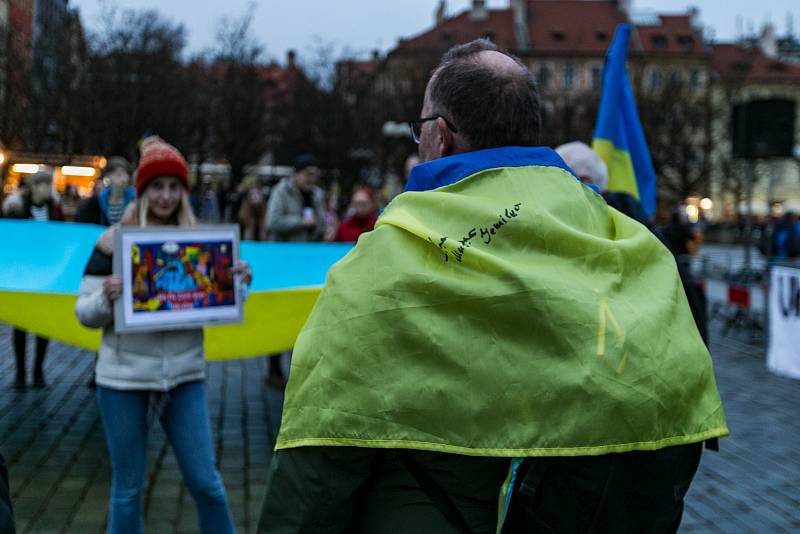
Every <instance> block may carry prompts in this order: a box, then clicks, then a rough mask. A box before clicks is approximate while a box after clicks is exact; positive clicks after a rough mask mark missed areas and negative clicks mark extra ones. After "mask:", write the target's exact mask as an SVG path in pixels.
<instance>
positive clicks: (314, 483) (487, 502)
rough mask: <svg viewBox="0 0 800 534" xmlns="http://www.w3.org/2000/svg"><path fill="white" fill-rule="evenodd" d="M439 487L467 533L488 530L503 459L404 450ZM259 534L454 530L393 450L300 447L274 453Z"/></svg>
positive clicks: (444, 533)
mask: <svg viewBox="0 0 800 534" xmlns="http://www.w3.org/2000/svg"><path fill="white" fill-rule="evenodd" d="M402 454H405V458H406V459H409V458H410V459H411V461H413V462H414V463H415V464H416V465H417V466H418V467H419V468H420V469H422V470H424V472H425V473H427V475H428V476H430V478H431V479H432V480H433V481H434V482H435V483H436V485H437V486H438V487H439V488H441V489H442V490H443V491H444V492H445V493H446V494H447V496H448V497H449V499H450V500H451V502H452V504H453V505H455V507H456V508H457V509H458V511H459V513H460V514H461V516H462V517H463V518H464V520H465V521H466V523H467V525H468V526H469V531H470V532H471V533H473V534H482V533H486V534H490V533H494V532H495V529H496V528H497V510H498V498H499V494H500V488H501V486H502V484H503V481H504V480H505V478H506V476H507V475H508V469H509V460H508V459H507V458H478V457H470V456H459V455H454V454H444V453H435V452H424V451H403V452H402ZM258 532H269V533H279V534H289V533H297V534H300V533H303V534H306V533H309V534H311V533H320V534H322V533H325V534H331V533H336V532H347V533H370V534H380V533H384V532H385V533H393V534H394V533H398V532H414V533H417V534H425V533H431V534H433V533H436V534H450V533H459V532H460V530H459V529H458V528H457V527H456V526H455V525H454V524H453V522H451V521H449V520H448V519H447V518H446V517H445V515H444V513H443V512H442V511H441V510H440V507H439V506H437V505H436V504H434V502H433V500H432V499H431V498H430V497H429V496H428V494H426V492H425V491H423V490H422V489H421V487H420V484H419V483H417V481H416V480H415V479H414V477H413V476H412V475H411V473H410V472H409V471H408V469H407V468H406V466H405V465H404V463H403V462H402V461H401V460H400V459H399V457H398V455H397V453H396V451H394V450H391V449H390V450H382V449H368V448H357V447H300V448H295V449H284V450H280V451H277V452H276V454H275V456H274V457H273V460H272V465H271V466H270V474H269V479H268V483H267V492H266V495H265V498H264V504H263V508H262V511H261V520H260V522H259V525H258Z"/></svg>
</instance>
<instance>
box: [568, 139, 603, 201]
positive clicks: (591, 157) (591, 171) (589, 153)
mask: <svg viewBox="0 0 800 534" xmlns="http://www.w3.org/2000/svg"><path fill="white" fill-rule="evenodd" d="M556 152H558V155H559V156H561V159H563V160H564V163H566V164H567V165H568V166H569V167H570V168H571V169H572V171H573V172H574V173H575V174H577V175H578V177H579V178H582V179H584V180H591V182H592V183H593V184H594V185H596V186H597V188H598V189H600V191H606V190H608V167H607V166H606V164H605V162H604V161H603V160H602V159H600V156H598V155H597V152H595V151H594V150H592V149H591V148H590V147H589V145H587V144H586V143H581V142H580V141H573V142H572V143H567V144H565V145H561V146H559V147H556Z"/></svg>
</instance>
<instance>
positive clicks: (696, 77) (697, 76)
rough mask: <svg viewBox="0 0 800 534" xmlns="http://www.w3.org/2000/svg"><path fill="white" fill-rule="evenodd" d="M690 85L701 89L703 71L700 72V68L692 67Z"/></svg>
mask: <svg viewBox="0 0 800 534" xmlns="http://www.w3.org/2000/svg"><path fill="white" fill-rule="evenodd" d="M689 85H690V86H691V87H692V89H695V90H697V89H700V88H701V87H702V85H703V73H702V72H700V69H692V71H691V72H690V73H689Z"/></svg>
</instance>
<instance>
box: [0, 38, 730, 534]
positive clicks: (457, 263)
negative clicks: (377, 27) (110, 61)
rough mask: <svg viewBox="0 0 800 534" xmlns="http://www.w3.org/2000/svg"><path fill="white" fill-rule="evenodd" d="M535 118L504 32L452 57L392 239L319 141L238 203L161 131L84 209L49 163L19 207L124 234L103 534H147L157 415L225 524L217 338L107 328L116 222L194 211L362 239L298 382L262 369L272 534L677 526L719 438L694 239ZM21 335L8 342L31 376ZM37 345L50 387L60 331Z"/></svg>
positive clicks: (264, 235) (94, 313)
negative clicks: (213, 409) (209, 384)
mask: <svg viewBox="0 0 800 534" xmlns="http://www.w3.org/2000/svg"><path fill="white" fill-rule="evenodd" d="M540 106H541V103H540V101H539V96H538V92H537V89H536V84H535V82H534V80H533V77H532V75H531V73H530V72H529V70H528V69H527V67H526V66H525V65H523V64H522V63H521V62H520V61H519V60H518V59H516V58H515V57H513V56H511V55H509V54H507V53H506V52H504V51H502V50H499V49H498V48H497V47H496V46H495V45H493V44H492V43H491V42H489V41H487V40H478V41H474V42H472V43H468V44H466V45H461V46H458V47H455V48H454V49H452V50H451V51H450V52H448V54H447V55H446V56H445V57H444V58H443V60H442V62H441V64H440V65H439V67H438V68H437V69H436V70H435V72H434V74H433V75H432V77H431V80H430V81H429V84H428V87H427V90H426V93H425V98H424V101H423V102H422V114H421V117H420V118H419V119H417V120H415V121H412V131H413V137H414V140H415V141H416V142H417V143H418V144H419V158H418V159H416V160H415V159H409V161H408V165H407V167H408V177H407V179H408V184H407V185H406V184H394V185H393V186H392V187H393V188H394V190H395V191H394V192H395V193H397V192H399V191H401V190H402V189H404V188H405V189H406V190H408V191H413V192H415V193H414V194H404V195H401V196H400V197H398V199H397V201H396V202H392V203H391V204H389V205H388V207H386V208H385V210H384V212H383V214H382V215H381V224H380V225H378V228H377V229H376V228H375V225H376V220H377V217H378V211H379V209H381V208H383V207H384V206H382V205H380V204H382V203H379V201H378V199H377V198H376V196H377V195H376V192H375V191H373V190H371V189H369V188H365V187H356V188H355V189H354V190H353V191H352V196H351V197H350V202H349V205H348V207H347V209H346V211H345V212H344V213H339V211H338V209H337V207H338V206H337V201H336V200H335V195H326V193H325V191H323V189H322V188H321V187H320V186H319V182H320V178H321V172H322V171H321V169H320V166H319V164H318V162H317V160H316V159H315V158H314V156H312V155H302V156H300V157H298V158H297V161H296V162H295V169H294V173H293V175H292V176H289V177H285V178H283V179H282V180H281V181H280V182H278V183H277V184H275V185H273V186H272V187H270V188H266V187H264V184H263V183H262V182H261V181H260V180H259V179H258V178H257V177H247V178H245V179H244V180H243V181H242V183H241V185H240V186H239V188H238V189H237V190H236V191H235V195H232V196H231V197H230V198H228V197H226V198H224V199H223V200H224V201H223V202H221V201H220V197H219V196H218V195H217V194H216V193H215V190H214V186H213V183H212V182H210V181H206V180H202V179H201V181H200V183H199V185H198V186H197V187H196V188H195V189H194V190H193V189H192V188H190V185H189V176H188V174H189V173H188V165H187V164H186V160H185V159H184V157H183V155H182V154H181V153H180V152H179V151H178V150H177V149H176V148H175V147H172V146H170V145H169V144H168V143H166V142H165V141H164V140H161V139H159V138H157V137H152V138H149V139H147V140H145V141H144V142H143V143H142V146H141V157H140V160H139V162H138V165H137V167H136V169H135V171H134V169H133V168H132V166H131V165H130V164H129V162H127V161H125V160H124V159H122V158H116V157H114V158H109V159H108V164H107V165H106V167H105V168H104V169H103V172H102V176H101V179H100V180H98V181H97V182H98V184H97V187H96V189H95V191H94V194H93V195H92V196H91V197H90V198H89V199H86V200H84V201H79V200H78V199H76V198H75V194H74V191H71V190H68V191H67V192H66V193H65V194H64V195H63V197H62V198H61V199H60V200H61V201H60V202H59V201H58V200H59V199H57V198H56V197H55V196H54V194H53V184H52V179H53V178H52V175H51V174H49V173H44V172H43V173H37V174H34V175H31V176H29V177H28V178H27V179H26V182H25V184H23V185H24V187H23V188H22V189H21V191H20V192H19V193H18V194H15V195H11V196H10V197H8V198H7V199H6V200H5V201H4V203H3V213H4V215H5V216H10V217H16V218H21V219H32V220H35V221H57V220H72V221H78V222H91V223H94V224H99V225H103V226H107V227H108V228H107V230H106V231H105V232H104V233H103V234H102V235H101V236H100V238H99V239H98V240H97V243H96V245H95V248H94V251H93V253H92V256H91V258H90V259H89V261H88V263H87V265H86V268H85V272H84V277H83V280H82V282H81V288H80V294H79V297H78V300H77V304H76V307H75V313H76V316H77V317H78V319H79V321H80V322H81V323H82V324H83V325H85V326H87V327H89V328H97V329H101V330H102V342H101V348H100V350H99V353H98V355H97V362H96V366H95V370H96V376H95V382H96V388H97V391H96V398H97V403H98V406H99V410H100V414H101V418H102V422H103V427H104V430H105V437H106V442H107V446H108V451H109V455H110V458H111V464H112V484H111V498H110V513H109V525H108V531H109V532H110V533H112V534H116V533H127V532H133V533H139V532H142V530H143V525H142V493H143V487H144V476H145V467H146V465H147V462H146V452H147V445H146V443H147V429H148V427H149V426H150V425H151V424H153V423H154V422H155V421H156V420H158V421H159V422H160V424H161V425H162V426H163V428H164V430H165V432H166V434H167V437H168V439H169V441H170V443H171V445H172V448H173V450H174V451H175V455H176V458H177V460H178V464H179V466H180V469H181V473H182V475H183V478H184V481H185V483H186V486H187V488H188V490H189V492H190V494H191V495H192V497H193V498H194V500H195V503H196V505H197V513H198V521H199V523H198V524H199V527H200V530H201V532H214V533H226V532H233V531H234V527H233V519H232V516H231V512H230V507H229V505H228V500H227V496H226V492H225V488H224V485H223V482H222V480H221V478H220V476H219V473H218V472H217V470H216V467H215V460H214V457H215V456H214V449H213V441H212V436H211V430H210V425H209V417H208V405H207V398H206V394H205V388H204V384H203V381H204V378H205V364H204V353H203V330H202V328H197V329H194V330H181V331H164V332H139V333H116V332H115V331H114V328H113V313H112V309H113V303H114V301H115V300H116V299H117V298H119V296H120V294H121V291H122V281H121V279H120V278H118V277H116V276H113V275H112V269H111V265H112V258H113V253H114V250H113V236H114V232H115V231H116V228H117V227H118V225H120V224H122V225H124V224H132V225H138V226H177V227H188V226H192V225H194V224H195V222H196V221H197V219H198V217H197V216H198V215H199V219H200V220H203V221H204V222H212V223H215V222H234V223H238V224H239V225H240V229H241V236H242V238H243V239H248V240H253V241H277V242H323V241H341V242H356V241H357V242H358V243H359V245H358V246H356V247H355V248H354V250H353V252H352V254H353V261H348V262H340V264H338V265H337V266H335V267H333V268H332V269H331V271H330V273H329V280H332V281H333V283H331V284H329V285H328V286H326V288H325V289H324V290H323V292H322V294H321V296H320V298H319V300H318V302H317V304H316V306H315V308H314V311H313V312H312V314H311V316H310V317H309V319H308V323H307V325H306V327H305V328H304V329H303V331H302V332H301V334H300V337H299V338H298V341H297V344H296V346H295V349H294V352H293V353H292V354H291V358H292V359H294V363H293V365H292V373H291V380H290V381H289V383H288V385H286V377H284V376H283V373H282V370H281V367H280V364H279V362H280V360H279V358H277V357H272V358H270V362H271V365H270V371H269V375H268V376H267V377H266V379H267V381H268V382H269V383H270V384H275V385H278V386H280V387H284V386H286V397H285V399H286V400H285V407H284V412H283V419H282V422H281V432H280V436H279V438H278V443H277V446H276V448H277V451H276V453H275V455H274V457H273V464H272V466H271V468H270V476H269V480H268V481H267V490H266V496H265V499H264V504H263V509H262V514H261V518H260V522H259V531H261V532H312V533H326V532H343V531H346V532H398V531H399V532H475V533H488V532H500V531H502V532H506V533H516V532H539V531H551V530H553V529H556V530H561V531H567V532H594V531H616V532H675V531H677V529H678V526H679V524H680V519H681V515H682V511H683V501H684V497H685V495H686V492H687V491H688V488H689V485H690V484H691V482H692V479H693V477H694V474H695V472H696V470H697V468H698V465H699V462H700V457H701V453H702V448H703V445H704V444H705V445H706V446H707V447H710V448H714V447H715V446H716V440H717V438H720V437H724V436H725V435H727V427H726V423H725V419H724V414H723V409H722V404H721V401H720V399H719V394H718V392H717V389H716V384H715V381H714V374H713V368H712V366H711V360H710V357H709V354H708V351H707V349H706V347H705V345H704V343H703V342H704V340H705V339H706V333H705V330H704V326H703V325H702V324H701V321H700V317H702V316H703V315H704V311H703V306H704V303H700V304H698V303H694V304H693V302H692V299H693V290H692V288H693V286H692V284H693V283H694V282H693V281H692V279H691V273H690V270H689V269H688V268H686V267H687V266H686V265H685V260H684V259H683V258H684V257H686V256H690V255H691V254H693V253H696V251H697V247H698V246H699V244H700V243H701V241H702V236H701V235H700V234H699V233H698V232H696V231H695V229H694V228H692V227H691V226H688V225H687V224H686V223H685V222H684V221H682V220H680V219H675V220H673V222H672V224H670V225H669V226H667V227H666V228H663V229H659V228H656V227H654V226H653V224H652V223H651V221H650V220H649V219H648V218H647V217H646V215H644V212H643V210H642V208H641V206H640V205H639V204H638V201H637V200H636V199H635V198H633V197H630V196H629V195H628V196H626V195H624V194H620V193H612V192H608V191H607V190H606V189H607V187H606V183H607V170H605V169H604V166H603V164H602V161H601V160H600V159H599V158H598V157H597V155H596V154H594V153H592V152H591V149H590V148H589V147H587V146H585V145H581V144H576V143H572V144H570V145H567V146H563V147H559V149H558V152H559V153H560V155H561V157H559V156H558V155H557V154H556V152H555V151H553V150H551V149H549V148H544V147H539V146H538V139H539V134H540V129H541V122H540V116H539V113H540ZM562 158H563V159H562ZM581 181H582V182H584V184H582V183H581ZM598 192H599V193H600V195H598V194H597V193H598ZM393 194H394V193H393ZM610 207H614V208H617V209H616V210H614V209H610ZM636 221H638V223H641V224H638V223H637V222H636ZM665 244H666V245H667V247H665V246H664V245H665ZM670 252H671V253H670ZM676 257H677V258H678V261H677V262H676V260H675V258H676ZM676 263H677V264H676ZM232 275H233V276H238V277H241V280H242V282H243V287H246V286H247V285H248V284H249V283H250V280H251V278H252V275H253V273H251V272H250V268H249V266H248V265H247V264H246V263H241V264H240V265H238V266H237V267H235V268H234V269H233V273H232ZM365 280H369V281H370V284H371V285H369V286H368V287H364V285H363V284H364V281H365ZM701 293H702V292H701ZM364 295H367V298H364ZM684 295H685V296H686V297H688V298H684ZM697 298H700V297H699V296H697ZM693 314H694V319H695V320H693V319H692V317H693ZM695 324H696V328H695ZM598 330H599V331H598ZM614 335H616V339H612V336H614ZM26 337H27V335H26V333H25V332H22V331H15V333H14V347H15V351H16V357H17V376H16V381H15V383H14V384H15V386H16V387H20V388H23V387H26V376H25V341H26ZM36 343H37V345H36V347H37V348H36V353H37V358H36V362H35V367H34V382H33V384H34V386H44V385H45V384H46V382H45V377H44V374H43V363H44V357H45V353H46V349H47V340H45V339H41V338H37V341H36ZM284 358H289V354H287V355H285V356H284ZM612 362H613V363H612ZM343 384H346V385H347V387H346V388H344V387H343ZM0 468H3V464H2V457H0ZM0 470H1V469H0ZM0 474H3V473H0ZM2 489H3V484H2V483H0V490H2ZM7 491H8V489H7V485H6V486H5V492H6V494H7ZM1 496H2V495H0V497H1ZM498 502H499V503H500V506H499V507H498ZM2 505H3V502H2V499H0V506H2ZM2 514H3V510H2V508H0V516H2ZM0 520H2V518H0ZM1 524H2V523H0V525H1Z"/></svg>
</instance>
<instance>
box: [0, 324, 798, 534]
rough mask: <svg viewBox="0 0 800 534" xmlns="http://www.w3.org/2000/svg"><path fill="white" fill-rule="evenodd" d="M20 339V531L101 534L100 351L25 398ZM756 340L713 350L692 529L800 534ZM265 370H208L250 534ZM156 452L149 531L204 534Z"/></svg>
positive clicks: (156, 436) (162, 450)
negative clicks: (721, 409) (715, 392)
mask: <svg viewBox="0 0 800 534" xmlns="http://www.w3.org/2000/svg"><path fill="white" fill-rule="evenodd" d="M10 332H11V329H10V328H9V327H8V326H6V325H0V451H2V453H3V455H4V456H5V457H6V459H7V460H8V463H9V469H10V476H11V491H12V499H13V503H14V510H15V514H16V519H17V529H18V532H20V533H64V532H75V533H93V532H102V531H103V530H104V528H105V524H106V521H107V504H108V497H109V484H110V480H111V470H110V465H109V461H108V456H107V453H106V446H105V442H104V437H103V429H102V426H101V423H100V417H99V414H98V411H97V407H96V404H95V400H94V390H91V389H89V388H87V387H86V382H87V380H88V377H89V374H90V371H91V368H92V366H93V359H94V358H93V354H91V353H88V352H86V351H82V350H79V349H75V348H72V347H68V346H65V345H61V344H58V343H52V344H51V346H50V348H49V354H48V359H47V363H46V367H45V370H46V376H47V379H48V381H49V382H50V386H49V387H48V388H46V389H43V390H36V389H28V390H24V391H15V390H13V389H12V388H11V387H10V385H11V382H12V381H13V376H14V374H13V369H14V366H13V358H12V350H11V343H10V337H11V336H10ZM749 339H750V338H749V336H741V337H740V338H737V337H736V336H735V335H734V336H732V337H729V338H725V339H719V340H717V341H716V342H714V343H713V344H712V353H713V355H714V360H715V366H716V372H717V379H718V382H719V387H720V391H721V393H722V397H723V401H724V403H725V407H726V411H727V415H728V423H729V426H730V428H731V432H732V437H731V438H729V439H725V440H723V441H722V442H721V444H720V445H721V451H720V452H719V453H715V452H706V453H705V454H704V456H703V460H702V464H701V467H700V471H699V472H698V475H697V477H696V479H695V483H694V484H693V486H692V488H691V490H690V493H689V496H688V499H687V507H686V513H685V515H684V522H683V525H682V527H681V531H682V532H726V533H730V532H800V454H798V445H800V381H795V380H790V379H786V378H781V377H777V376H775V375H772V374H770V373H769V372H768V371H767V370H766V367H765V364H764V352H765V350H764V348H763V347H759V346H753V345H749V344H747V343H744V340H749ZM30 341H32V340H29V351H32V349H33V348H32V343H30ZM29 358H30V359H31V363H32V354H31V353H29ZM265 369H266V361H265V359H264V358H257V359H251V360H245V361H234V362H227V363H211V364H209V365H208V375H209V378H208V390H209V405H210V412H211V421H212V428H213V431H214V436H215V440H216V443H215V445H216V450H217V462H218V467H219V470H220V472H221V474H222V478H223V479H224V481H225V486H226V489H227V491H228V495H229V498H230V503H231V508H232V513H233V516H234V520H235V522H236V526H237V529H238V531H239V532H243V533H247V532H252V531H254V529H255V525H256V522H257V520H258V513H259V510H260V504H261V499H262V496H263V492H264V482H265V477H266V471H267V466H268V464H269V461H270V457H271V446H272V443H273V441H274V436H275V433H276V430H277V425H278V424H279V420H280V407H281V403H282V396H281V394H280V393H279V392H277V391H276V390H274V389H271V388H267V387H265V386H264V385H263V384H264V383H263V376H264V372H265ZM148 447H149V458H148V463H149V466H148V475H147V482H146V489H145V504H144V511H145V526H146V530H147V532H150V533H159V534H160V533H183V532H187V533H188V532H196V531H197V522H196V518H195V508H194V502H193V501H192V499H191V497H190V496H189V494H188V492H187V491H186V489H185V487H184V485H183V483H182V481H181V475H180V472H179V470H178V467H177V463H176V461H175V457H174V456H173V454H172V452H171V450H170V448H169V446H168V443H167V442H166V439H165V436H164V433H163V431H162V430H161V428H160V426H158V425H155V426H154V428H153V429H152V430H151V433H150V441H149V446H148Z"/></svg>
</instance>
